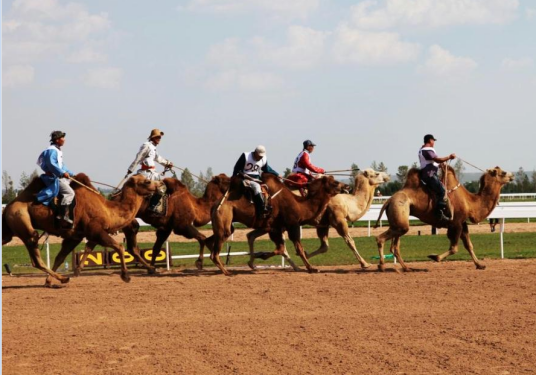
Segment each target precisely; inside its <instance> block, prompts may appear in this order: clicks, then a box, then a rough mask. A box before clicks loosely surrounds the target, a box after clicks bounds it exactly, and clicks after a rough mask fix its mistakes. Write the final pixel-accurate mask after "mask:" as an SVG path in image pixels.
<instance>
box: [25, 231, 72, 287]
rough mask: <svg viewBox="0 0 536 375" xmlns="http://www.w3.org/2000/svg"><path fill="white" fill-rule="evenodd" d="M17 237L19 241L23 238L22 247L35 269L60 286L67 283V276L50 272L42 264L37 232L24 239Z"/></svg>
mask: <svg viewBox="0 0 536 375" xmlns="http://www.w3.org/2000/svg"><path fill="white" fill-rule="evenodd" d="M17 236H18V237H19V238H21V239H22V238H25V241H24V245H25V246H26V248H27V249H28V253H29V255H30V260H31V261H32V265H33V266H34V267H35V268H37V269H40V270H41V271H44V272H46V273H48V274H49V275H50V276H51V277H53V278H55V279H56V280H58V281H60V282H61V283H62V284H65V283H68V282H69V280H70V279H69V277H68V276H63V275H60V274H59V273H57V272H55V271H53V270H51V269H50V268H48V267H47V266H46V264H45V262H43V259H42V258H41V251H40V250H39V246H38V244H39V234H38V233H37V231H35V230H34V231H33V233H32V234H31V235H30V236H24V237H21V236H19V235H17Z"/></svg>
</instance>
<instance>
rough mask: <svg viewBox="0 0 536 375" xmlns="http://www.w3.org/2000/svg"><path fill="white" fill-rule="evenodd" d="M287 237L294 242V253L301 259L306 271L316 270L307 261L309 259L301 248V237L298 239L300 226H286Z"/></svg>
mask: <svg viewBox="0 0 536 375" xmlns="http://www.w3.org/2000/svg"><path fill="white" fill-rule="evenodd" d="M288 237H289V239H290V240H291V241H292V243H293V244H294V248H295V249H296V254H298V255H299V256H300V258H301V259H302V261H303V264H304V265H305V267H306V268H307V271H309V273H313V272H318V270H317V269H316V268H314V267H313V266H312V265H311V263H309V260H308V259H307V257H306V256H305V251H304V250H303V246H302V244H301V239H300V227H299V226H294V227H290V228H288Z"/></svg>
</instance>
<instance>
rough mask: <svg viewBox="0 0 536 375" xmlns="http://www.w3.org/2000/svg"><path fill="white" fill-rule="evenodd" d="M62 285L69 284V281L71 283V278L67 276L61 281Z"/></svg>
mask: <svg viewBox="0 0 536 375" xmlns="http://www.w3.org/2000/svg"><path fill="white" fill-rule="evenodd" d="M60 281H61V283H62V284H67V283H68V282H69V281H71V278H70V277H68V276H65V277H64V278H63V279H61V280H60Z"/></svg>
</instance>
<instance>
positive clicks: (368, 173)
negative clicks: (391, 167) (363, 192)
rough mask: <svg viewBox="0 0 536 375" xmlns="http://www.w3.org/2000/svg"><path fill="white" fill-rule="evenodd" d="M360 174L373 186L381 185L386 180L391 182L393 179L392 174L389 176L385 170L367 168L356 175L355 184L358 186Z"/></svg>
mask: <svg viewBox="0 0 536 375" xmlns="http://www.w3.org/2000/svg"><path fill="white" fill-rule="evenodd" d="M359 176H363V177H364V178H365V179H367V180H368V183H369V185H371V186H377V185H381V184H383V183H385V182H389V181H390V180H391V176H389V175H388V174H387V173H385V172H378V171H375V170H374V169H372V168H367V169H365V170H364V171H363V173H362V174H360V175H357V176H356V184H355V186H358V183H357V180H358V178H359Z"/></svg>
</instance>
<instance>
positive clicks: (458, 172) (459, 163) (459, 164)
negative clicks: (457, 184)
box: [453, 159, 465, 181]
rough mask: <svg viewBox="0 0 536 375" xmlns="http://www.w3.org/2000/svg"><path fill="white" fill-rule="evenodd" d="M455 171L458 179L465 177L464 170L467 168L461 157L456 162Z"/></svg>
mask: <svg viewBox="0 0 536 375" xmlns="http://www.w3.org/2000/svg"><path fill="white" fill-rule="evenodd" d="M453 168H454V172H456V176H457V177H458V181H460V180H461V179H462V177H463V171H464V170H465V165H463V161H462V160H461V159H458V160H456V163H455V164H454V167H453Z"/></svg>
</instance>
